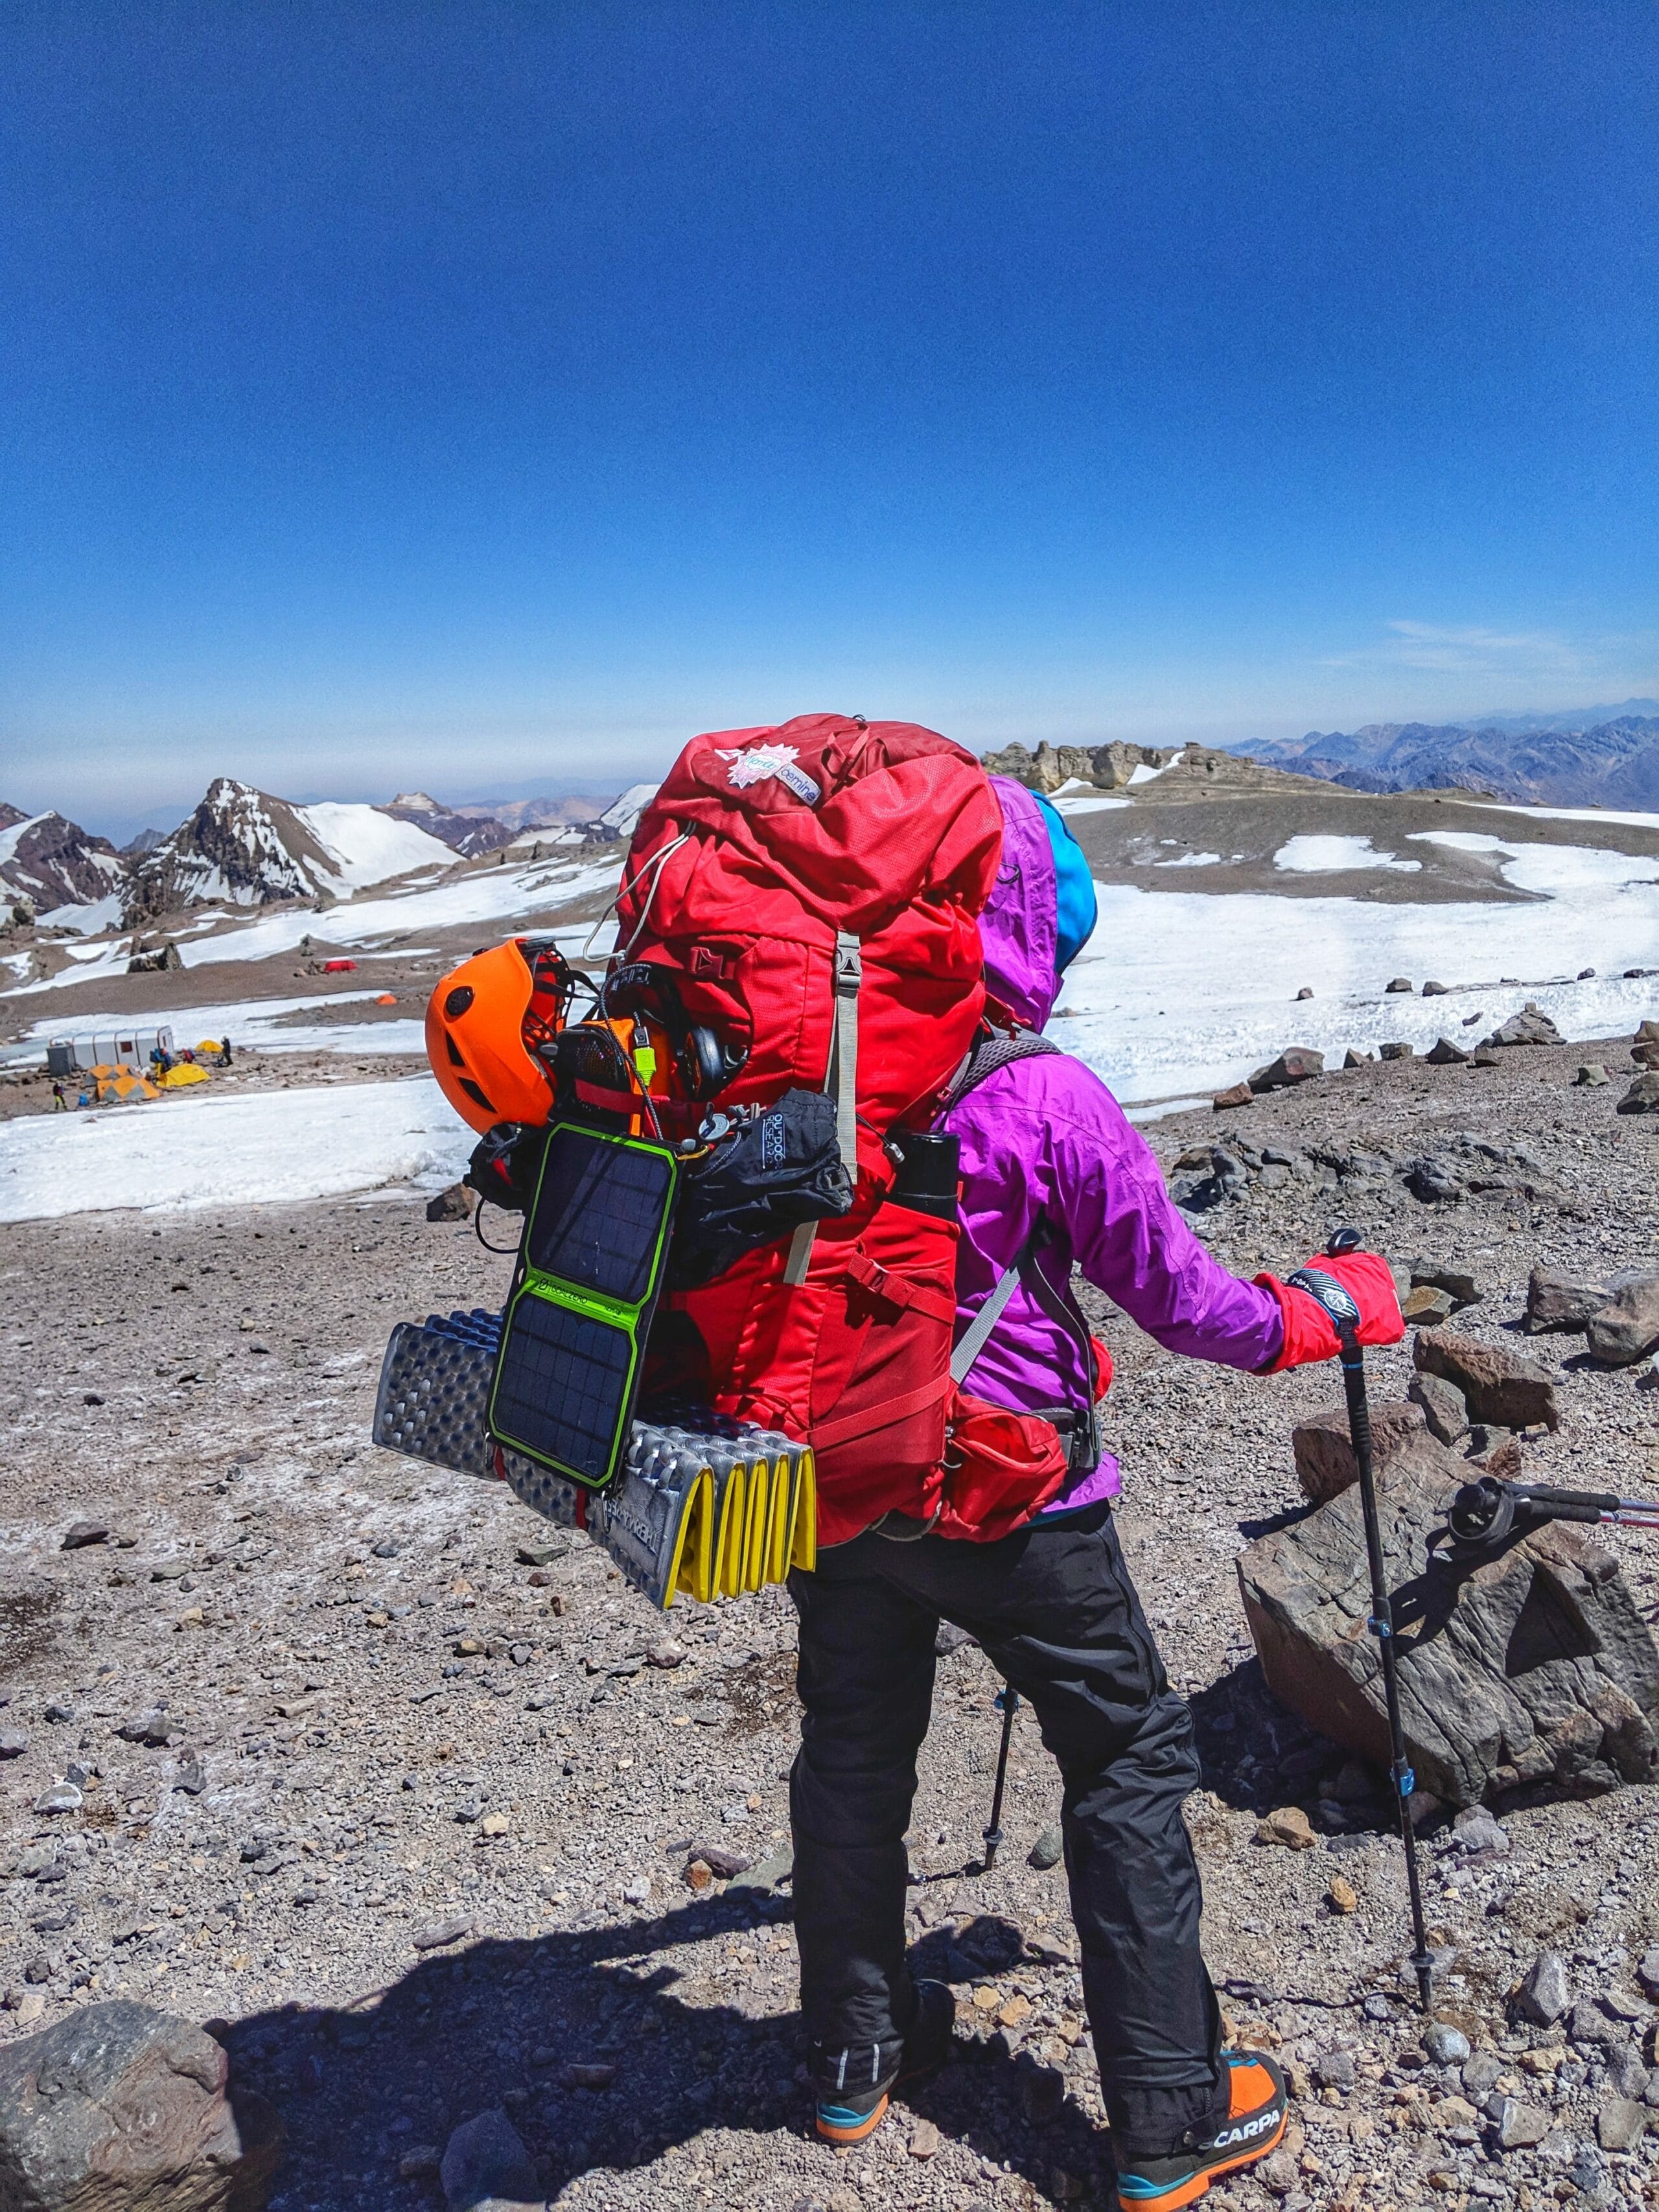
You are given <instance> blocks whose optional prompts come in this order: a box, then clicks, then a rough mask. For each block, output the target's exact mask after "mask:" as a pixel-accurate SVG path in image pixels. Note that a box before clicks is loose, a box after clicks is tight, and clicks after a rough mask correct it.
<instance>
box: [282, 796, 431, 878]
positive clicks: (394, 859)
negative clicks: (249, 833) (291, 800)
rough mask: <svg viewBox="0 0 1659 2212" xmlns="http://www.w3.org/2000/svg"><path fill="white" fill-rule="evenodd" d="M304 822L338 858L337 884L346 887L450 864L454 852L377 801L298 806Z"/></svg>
mask: <svg viewBox="0 0 1659 2212" xmlns="http://www.w3.org/2000/svg"><path fill="white" fill-rule="evenodd" d="M294 812H295V818H296V819H297V820H299V821H300V822H301V823H304V825H305V827H306V828H307V829H309V830H310V832H311V834H312V836H313V837H314V838H315V839H316V840H317V842H318V843H319V845H320V846H321V847H322V848H323V850H324V851H325V853H326V854H328V856H329V858H330V859H331V860H332V861H333V863H334V874H335V880H336V884H337V885H338V886H340V887H342V888H343V889H344V890H347V891H355V890H363V889H364V888H365V887H366V886H367V885H368V884H383V883H386V882H387V881H388V880H389V879H390V878H392V877H393V876H406V875H408V874H409V872H410V870H411V869H414V868H428V867H429V868H436V867H441V868H445V869H447V868H449V867H451V866H453V865H454V859H455V856H454V854H453V853H452V852H451V851H450V849H449V848H448V846H447V845H446V844H445V843H444V842H443V841H442V839H441V838H438V837H435V836H433V835H432V834H431V832H430V831H429V830H427V829H420V828H418V827H417V826H416V823H413V822H399V821H398V819H397V818H396V817H394V816H392V815H390V814H382V813H381V811H380V808H379V807H378V806H363V805H355V804H351V803H347V802H343V801H340V800H335V799H323V800H321V801H319V803H318V805H315V806H296V807H295V810H294Z"/></svg>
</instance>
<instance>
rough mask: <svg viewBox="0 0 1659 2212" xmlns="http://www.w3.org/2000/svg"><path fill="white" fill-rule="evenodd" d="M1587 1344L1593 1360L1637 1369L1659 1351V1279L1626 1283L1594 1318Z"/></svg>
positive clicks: (1650, 1277) (1591, 1318) (1610, 1365)
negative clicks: (1651, 1353) (1640, 1362)
mask: <svg viewBox="0 0 1659 2212" xmlns="http://www.w3.org/2000/svg"><path fill="white" fill-rule="evenodd" d="M1584 1342H1585V1346H1586V1348H1587V1349H1588V1351H1589V1354H1590V1357H1591V1358H1593V1359H1600V1360H1603V1361H1605V1362H1606V1364H1607V1365H1608V1366H1609V1367H1633V1366H1634V1365H1635V1364H1636V1362H1637V1361H1638V1359H1645V1358H1647V1356H1648V1354H1649V1353H1650V1352H1654V1351H1659V1275H1649V1276H1647V1277H1644V1279H1640V1280H1638V1281H1637V1282H1634V1283H1626V1285H1624V1287H1623V1288H1622V1289H1621V1290H1620V1291H1617V1292H1615V1294H1614V1295H1613V1297H1610V1298H1609V1299H1608V1300H1607V1303H1606V1304H1605V1305H1602V1306H1600V1307H1598V1308H1597V1310H1596V1311H1595V1313H1593V1314H1592V1315H1591V1316H1590V1318H1589V1326H1588V1327H1587V1328H1586V1329H1585V1331H1584Z"/></svg>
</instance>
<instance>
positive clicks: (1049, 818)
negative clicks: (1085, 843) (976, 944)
mask: <svg viewBox="0 0 1659 2212" xmlns="http://www.w3.org/2000/svg"><path fill="white" fill-rule="evenodd" d="M991 788H992V790H993V791H994V792H995V793H996V796H997V804H998V805H999V806H1000V808H1001V810H1002V859H1001V862H1000V866H998V869H997V878H996V882H995V883H994V885H993V886H992V889H991V896H990V897H989V898H988V899H987V902H986V904H985V908H984V911H983V912H982V913H981V915H980V918H979V933H980V940H981V944H982V945H983V946H984V948H985V981H986V983H987V987H988V988H989V989H990V990H991V992H992V993H993V994H994V996H995V997H997V998H999V999H1000V1000H1001V1001H1002V1003H1003V1004H1004V1006H1007V1007H1009V1008H1011V1009H1012V1012H1015V1013H1016V1014H1018V1016H1019V1018H1020V1019H1021V1020H1022V1021H1026V1022H1029V1023H1030V1024H1031V1027H1032V1028H1033V1029H1036V1030H1040V1029H1041V1028H1042V1026H1043V1024H1045V1023H1046V1022H1047V1020H1048V1017H1049V1015H1050V1014H1051V1013H1052V1012H1053V1011H1054V1000H1055V999H1056V998H1057V997H1058V996H1059V995H1060V975H1061V973H1062V972H1063V970H1064V969H1065V968H1066V964H1067V963H1068V962H1069V961H1070V960H1071V959H1072V958H1073V957H1074V956H1075V955H1076V954H1077V953H1078V952H1079V951H1080V950H1081V949H1082V945H1083V944H1084V943H1085V940H1086V939H1087V937H1088V934H1089V932H1090V930H1091V929H1092V927H1094V887H1093V885H1092V884H1091V881H1090V878H1089V871H1088V864H1087V862H1086V861H1085V859H1084V857H1083V854H1082V852H1081V850H1080V849H1079V846H1078V844H1077V842H1076V841H1075V839H1074V838H1073V836H1072V833H1071V831H1070V830H1069V829H1067V828H1066V824H1065V822H1064V821H1063V819H1062V818H1061V817H1060V815H1059V814H1058V813H1057V812H1056V811H1054V808H1053V807H1052V806H1046V805H1044V804H1043V802H1042V800H1041V799H1039V798H1038V797H1037V795H1036V793H1035V792H1033V791H1028V790H1027V789H1026V787H1025V786H1024V784H1023V783H1016V782H1015V781H1013V779H1012V777H1011V776H1006V775H994V776H993V777H992V778H991Z"/></svg>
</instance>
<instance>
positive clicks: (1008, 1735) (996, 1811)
mask: <svg viewBox="0 0 1659 2212" xmlns="http://www.w3.org/2000/svg"><path fill="white" fill-rule="evenodd" d="M997 1703H998V1705H1000V1706H1001V1708H1002V1748H1001V1749H1000V1751H999V1752H998V1753H997V1778H996V1786H995V1788H994V1790H992V1792H991V1825H990V1826H989V1827H988V1828H987V1829H986V1831H985V1865H984V1869H983V1871H984V1872H985V1873H986V1874H989V1873H990V1871H991V1869H992V1868H993V1867H994V1865H995V1864H996V1863H997V1845H998V1844H1000V1842H1001V1841H1002V1793H1003V1790H1005V1788H1006V1786H1007V1781H1008V1752H1009V1747H1010V1746H1011V1745H1012V1742H1013V1740H1014V1715H1015V1714H1016V1713H1017V1712H1018V1711H1019V1692H1018V1690H1016V1689H1013V1688H1012V1687H1009V1686H1005V1687H1004V1689H1003V1691H1002V1692H1001V1694H1000V1697H999V1698H998V1699H997Z"/></svg>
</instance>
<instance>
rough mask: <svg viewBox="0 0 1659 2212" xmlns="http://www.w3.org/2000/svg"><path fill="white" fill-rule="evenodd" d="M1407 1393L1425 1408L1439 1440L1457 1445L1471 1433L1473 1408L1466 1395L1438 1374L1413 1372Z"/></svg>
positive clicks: (1428, 1419)
mask: <svg viewBox="0 0 1659 2212" xmlns="http://www.w3.org/2000/svg"><path fill="white" fill-rule="evenodd" d="M1406 1395H1407V1398H1408V1399H1410V1401H1411V1402H1412V1403H1413V1405H1414V1406H1420V1407H1422V1408H1423V1419H1425V1422H1426V1423H1427V1424H1428V1430H1429V1434H1430V1435H1431V1437H1434V1439H1435V1440H1436V1442H1437V1443H1443V1444H1455V1443H1456V1442H1457V1441H1458V1439H1459V1437H1466V1436H1468V1432H1469V1409H1468V1407H1467V1406H1466V1405H1465V1404H1464V1403H1463V1394H1462V1391H1461V1390H1459V1389H1455V1387H1454V1386H1453V1384H1451V1383H1448V1382H1446V1381H1444V1380H1443V1377H1442V1376H1438V1375H1413V1377H1412V1379H1411V1381H1410V1382H1409V1383H1407V1386H1406Z"/></svg>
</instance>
